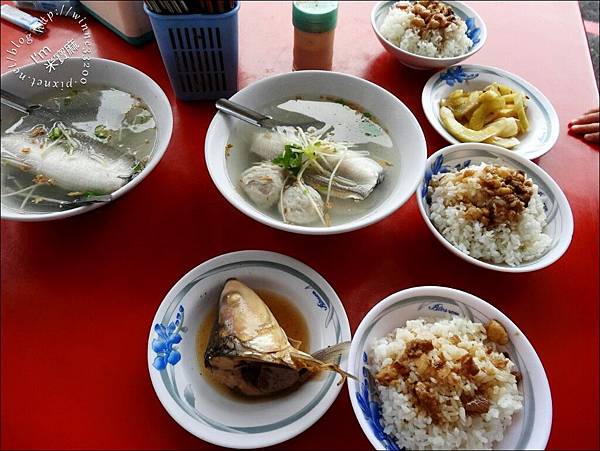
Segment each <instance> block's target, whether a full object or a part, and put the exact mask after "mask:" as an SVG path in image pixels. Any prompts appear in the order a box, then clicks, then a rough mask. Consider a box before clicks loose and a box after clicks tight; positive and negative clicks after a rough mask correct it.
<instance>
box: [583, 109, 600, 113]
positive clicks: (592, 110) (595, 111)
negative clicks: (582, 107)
mask: <svg viewBox="0 0 600 451" xmlns="http://www.w3.org/2000/svg"><path fill="white" fill-rule="evenodd" d="M598 111H600V108H592V109H591V110H590V111H586V112H585V114H590V113H597V112H598Z"/></svg>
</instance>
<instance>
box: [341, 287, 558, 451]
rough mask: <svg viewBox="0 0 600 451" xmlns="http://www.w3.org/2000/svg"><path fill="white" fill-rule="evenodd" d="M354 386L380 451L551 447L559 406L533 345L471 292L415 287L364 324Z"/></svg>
mask: <svg viewBox="0 0 600 451" xmlns="http://www.w3.org/2000/svg"><path fill="white" fill-rule="evenodd" d="M348 371H349V372H351V373H353V374H356V375H357V376H358V380H348V390H349V392H350V399H351V401H352V407H353V409H354V413H355V414H356V417H357V419H358V422H359V423H360V426H361V427H362V429H363V432H364V433H365V435H366V436H367V438H368V439H369V441H370V442H371V444H372V445H373V446H374V447H375V448H376V449H385V450H399V449H402V448H405V449H544V448H545V446H546V444H547V442H548V438H549V435H550V429H551V426H552V399H551V394H550V386H549V384H548V379H547V377H546V373H545V371H544V367H543V366H542V363H541V361H540V359H539V357H538V356H537V354H536V352H535V350H534V349H533V347H532V345H531V343H530V342H529V341H528V340H527V338H526V337H525V335H524V334H523V333H522V332H521V331H520V330H519V328H518V327H517V326H516V325H515V324H514V323H513V322H512V321H511V320H510V319H509V318H508V317H507V316H506V315H504V314H503V313H502V312H500V311H499V310H498V309H496V308H495V307H493V306H492V305H490V304H488V303H487V302H485V301H483V300H482V299H479V298H477V297H475V296H473V295H471V294H469V293H465V292H463V291H459V290H454V289H451V288H444V287H417V288H410V289H407V290H403V291H400V292H397V293H394V294H392V295H390V296H388V297H387V298H386V299H384V300H383V301H381V302H379V303H378V304H377V305H376V306H375V307H373V308H372V309H371V310H370V311H369V313H368V314H367V315H366V316H365V318H364V319H363V320H362V321H361V323H360V325H359V326H358V329H357V331H356V333H355V335H354V338H353V340H352V346H351V349H350V353H349V357H348Z"/></svg>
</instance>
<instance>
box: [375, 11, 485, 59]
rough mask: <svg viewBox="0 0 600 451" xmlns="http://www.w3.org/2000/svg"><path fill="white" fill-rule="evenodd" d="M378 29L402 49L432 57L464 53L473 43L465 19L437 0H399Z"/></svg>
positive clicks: (445, 56) (447, 56)
mask: <svg viewBox="0 0 600 451" xmlns="http://www.w3.org/2000/svg"><path fill="white" fill-rule="evenodd" d="M379 31H380V32H381V34H382V35H383V37H385V38H386V39H387V40H388V41H390V42H391V43H392V44H394V45H396V46H397V47H400V48H401V49H402V50H406V51H407V52H410V53H414V54H416V55H422V56H428V57H432V58H451V57H455V56H460V55H464V54H465V53H467V52H468V51H469V50H470V49H471V47H472V46H473V42H472V41H471V39H469V37H468V36H467V25H466V23H465V21H464V20H462V19H461V18H460V17H458V16H457V15H455V14H454V11H453V10H452V8H451V7H450V6H448V5H445V4H443V3H442V2H437V1H417V2H406V1H401V2H397V3H396V4H394V5H393V6H392V7H391V8H390V10H389V12H388V14H387V16H386V17H385V19H384V21H383V23H382V25H381V28H380V30H379Z"/></svg>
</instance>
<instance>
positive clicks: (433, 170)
mask: <svg viewBox="0 0 600 451" xmlns="http://www.w3.org/2000/svg"><path fill="white" fill-rule="evenodd" d="M470 165H471V160H465V161H463V162H462V163H459V164H457V165H455V166H454V167H453V168H452V167H450V166H448V165H445V164H444V155H442V154H440V155H439V156H438V157H437V158H436V159H435V160H434V162H433V163H432V164H431V167H430V168H425V177H423V186H422V187H421V197H425V196H427V192H428V191H429V182H431V178H432V177H433V176H434V175H436V174H444V173H446V172H451V171H454V170H456V171H462V170H463V169H465V168H468V167H469V166H470Z"/></svg>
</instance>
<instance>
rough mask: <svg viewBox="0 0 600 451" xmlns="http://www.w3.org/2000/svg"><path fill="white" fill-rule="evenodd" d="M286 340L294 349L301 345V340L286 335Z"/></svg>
mask: <svg viewBox="0 0 600 451" xmlns="http://www.w3.org/2000/svg"><path fill="white" fill-rule="evenodd" d="M288 341H289V342H290V344H291V345H292V346H293V347H294V348H296V349H300V346H302V342H301V341H300V340H294V339H293V338H291V337H288Z"/></svg>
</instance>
